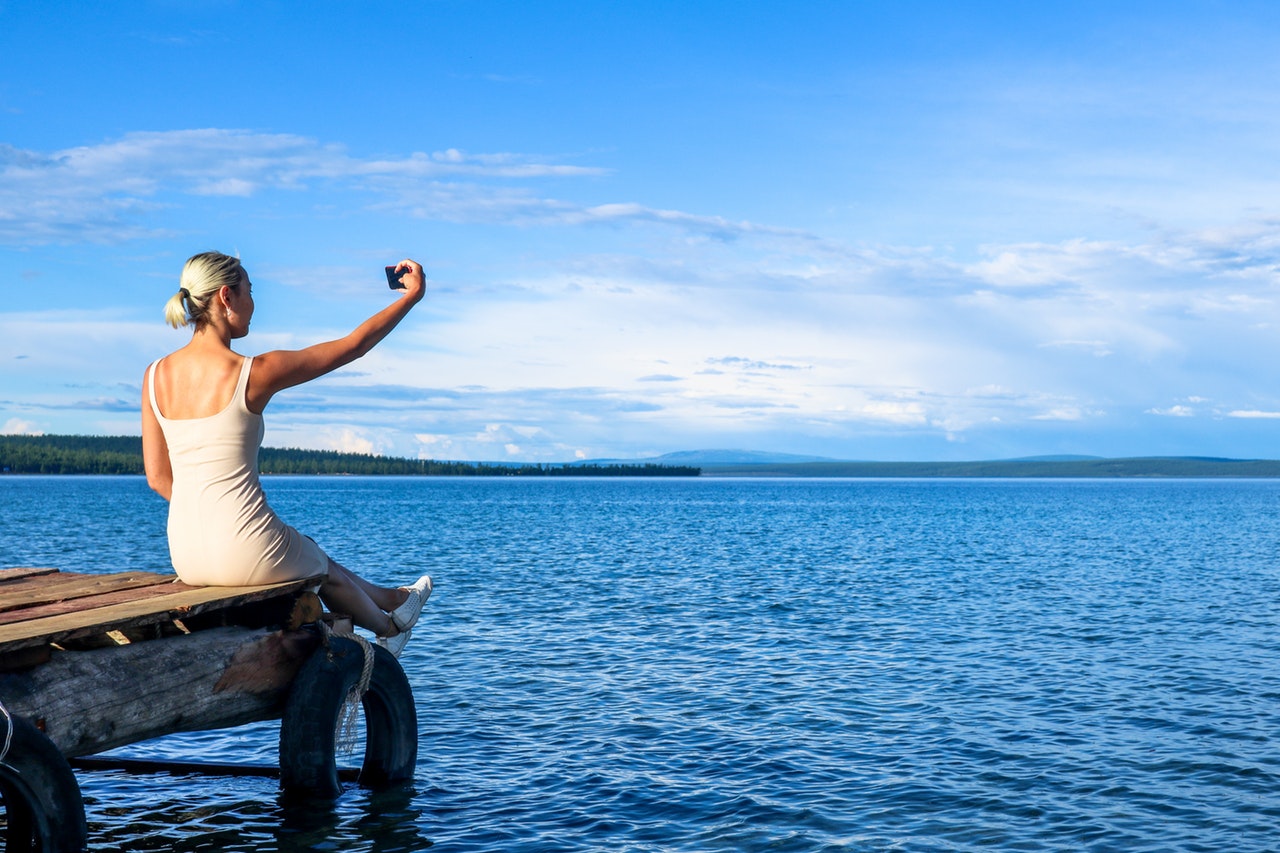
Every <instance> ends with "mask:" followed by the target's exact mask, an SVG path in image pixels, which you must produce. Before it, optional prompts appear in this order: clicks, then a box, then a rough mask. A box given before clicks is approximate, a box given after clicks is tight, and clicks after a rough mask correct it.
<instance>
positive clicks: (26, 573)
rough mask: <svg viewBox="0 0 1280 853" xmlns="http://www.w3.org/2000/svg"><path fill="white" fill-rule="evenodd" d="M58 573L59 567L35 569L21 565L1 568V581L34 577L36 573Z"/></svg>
mask: <svg viewBox="0 0 1280 853" xmlns="http://www.w3.org/2000/svg"><path fill="white" fill-rule="evenodd" d="M57 573H58V570H57V569H49V568H35V569H33V568H25V567H19V568H16V569H0V583H4V582H5V581H7V580H17V579H18V578H25V577H33V576H36V575H54V574H57Z"/></svg>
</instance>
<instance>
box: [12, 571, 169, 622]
mask: <svg viewBox="0 0 1280 853" xmlns="http://www.w3.org/2000/svg"><path fill="white" fill-rule="evenodd" d="M177 579H178V576H177V575H162V574H156V573H154V572H113V573H111V574H105V575H82V574H71V573H66V574H64V573H61V572H59V573H57V574H56V575H36V576H27V577H23V578H20V579H16V580H10V581H6V582H3V583H0V613H6V612H11V611H15V610H22V609H25V608H28V607H35V606H40V605H44V604H53V603H57V602H64V601H75V600H76V599H81V598H92V597H94V596H98V595H104V594H109V593H112V592H116V591H118V590H124V589H134V588H137V587H146V586H156V585H168V584H172V583H173V582H175V581H177Z"/></svg>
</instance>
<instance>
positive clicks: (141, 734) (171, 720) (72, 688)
mask: <svg viewBox="0 0 1280 853" xmlns="http://www.w3.org/2000/svg"><path fill="white" fill-rule="evenodd" d="M319 644H320V636H319V633H318V632H317V631H315V630H308V629H301V630H293V631H269V630H260V629H248V628H240V627H224V628H211V629H208V630H204V631H197V632H195V633H192V634H190V635H186V636H180V637H170V638H166V639H164V640H160V641H152V642H145V643H134V644H130V645H123V646H117V647H112V648H103V649H94V650H90V651H79V652H54V653H53V655H52V657H51V659H50V660H49V662H48V663H46V664H44V665H42V666H38V667H35V668H34V669H32V670H29V671H27V672H22V673H4V674H0V699H3V701H4V703H5V705H6V706H7V707H8V708H9V710H10V711H11V712H13V713H15V714H19V715H21V716H24V717H26V718H28V719H29V720H31V721H33V722H34V723H35V724H36V725H37V726H38V727H39V728H41V729H42V730H43V731H44V732H45V734H46V735H47V736H48V737H49V739H50V740H52V741H53V743H54V744H55V745H56V746H57V747H58V749H59V750H60V751H61V752H62V753H63V754H64V755H66V756H67V757H69V758H70V757H74V756H80V755H93V754H95V753H98V752H102V751H104V750H107V749H112V748H114V747H117V746H122V745H124V744H129V743H134V742H136V741H140V740H147V739H150V738H153V737H159V736H161V735H166V734H172V733H174V732H184V731H202V730H205V729H218V728H227V727H230V726H238V725H242V724H244V723H251V722H257V721H259V720H270V719H278V718H279V717H280V716H281V715H282V713H283V710H284V703H285V700H286V698H287V696H288V691H289V686H290V683H291V682H292V680H293V678H294V676H295V675H296V674H297V671H298V669H299V667H301V665H302V663H303V662H304V661H305V660H306V659H307V658H308V657H309V656H310V655H311V653H312V652H313V651H314V650H315V649H316V648H317V647H318V646H319Z"/></svg>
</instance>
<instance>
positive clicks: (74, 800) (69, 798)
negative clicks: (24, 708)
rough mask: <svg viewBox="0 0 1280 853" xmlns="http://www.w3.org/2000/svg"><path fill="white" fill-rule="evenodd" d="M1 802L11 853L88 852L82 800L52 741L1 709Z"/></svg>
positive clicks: (64, 761)
mask: <svg viewBox="0 0 1280 853" xmlns="http://www.w3.org/2000/svg"><path fill="white" fill-rule="evenodd" d="M0 798H2V799H3V800H4V813H5V819H6V822H7V826H6V827H5V833H4V836H3V840H4V841H5V847H4V849H5V850H6V851H9V853H19V851H21V853H25V851H44V853H81V851H83V850H85V849H87V848H88V845H89V830H88V827H87V825H86V824H85V817H84V800H83V799H81V797H80V785H79V784H78V783H77V782H76V776H75V773H73V772H72V771H71V765H70V764H68V763H67V759H66V758H65V757H64V756H63V755H62V752H61V751H60V750H59V749H58V747H56V746H54V744H53V741H51V740H49V738H47V737H45V735H44V733H43V732H41V731H40V730H39V729H37V728H36V727H35V726H34V725H32V724H31V723H30V722H29V721H27V720H26V719H24V718H22V717H18V716H14V715H12V714H10V713H9V712H8V711H7V710H5V709H4V708H3V706H0Z"/></svg>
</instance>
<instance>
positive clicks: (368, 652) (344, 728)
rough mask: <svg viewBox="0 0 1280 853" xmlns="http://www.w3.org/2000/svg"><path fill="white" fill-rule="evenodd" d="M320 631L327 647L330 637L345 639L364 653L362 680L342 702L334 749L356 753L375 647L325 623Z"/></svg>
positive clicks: (362, 638)
mask: <svg viewBox="0 0 1280 853" xmlns="http://www.w3.org/2000/svg"><path fill="white" fill-rule="evenodd" d="M320 631H321V633H322V634H323V635H324V641H325V645H328V643H329V637H330V636H335V637H345V638H346V639H348V640H355V641H356V643H357V644H358V645H359V646H360V651H361V652H363V653H364V666H363V667H362V668H361V670H360V678H359V679H357V680H356V683H355V684H353V685H352V686H351V692H350V693H348V694H347V698H346V699H344V700H343V701H342V710H341V711H339V712H338V728H337V731H336V732H335V738H336V740H335V743H334V747H335V749H336V750H338V751H340V752H348V753H349V752H354V751H355V748H356V721H357V720H358V719H359V717H360V700H361V698H362V697H363V696H364V694H365V693H367V692H368V690H369V682H370V681H371V680H372V679H373V645H372V644H371V643H370V642H369V641H368V640H366V639H365V638H364V637H362V636H360V635H359V634H357V633H355V632H354V631H351V632H346V631H344V632H342V633H339V632H337V631H334V630H333V629H331V628H330V627H329V625H328V624H327V623H325V622H321V623H320Z"/></svg>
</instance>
